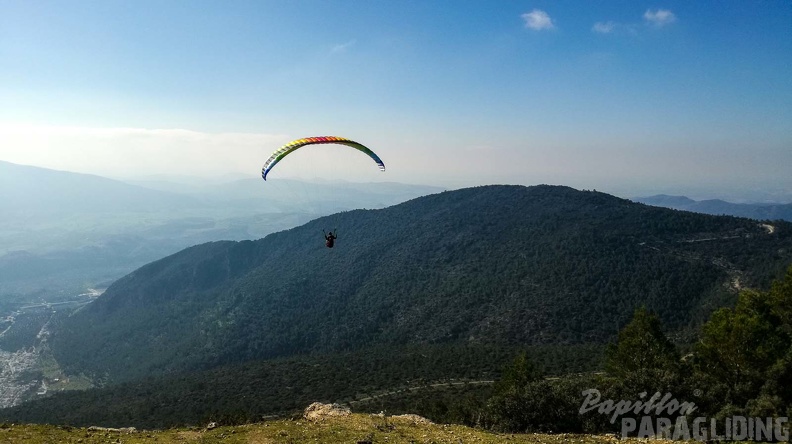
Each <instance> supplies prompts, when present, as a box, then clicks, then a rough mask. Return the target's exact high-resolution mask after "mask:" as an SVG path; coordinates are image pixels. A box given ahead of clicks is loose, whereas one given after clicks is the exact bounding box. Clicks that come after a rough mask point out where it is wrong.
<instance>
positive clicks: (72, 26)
mask: <svg viewBox="0 0 792 444" xmlns="http://www.w3.org/2000/svg"><path fill="white" fill-rule="evenodd" d="M790 79H792V2H789V1H755V2H744V1H689V0H687V1H661V2H656V1H651V2H643V1H612V2H611V1H605V2H599V1H597V2H595V1H575V2H568V1H362V0H360V1H343V2H336V1H296V0H295V1H291V0H290V1H264V0H260V1H250V2H243V1H222V2H220V1H213V2H212V1H167V2H161V1H151V2H148V1H138V0H136V1H123V2H122V1H101V2H96V1H91V2H79V1H54V2H45V1H8V0H0V160H8V161H12V162H18V163H27V164H34V165H41V166H46V167H53V168H61V169H69V170H73V171H83V172H91V173H97V174H105V175H116V176H124V175H127V176H130V175H146V174H156V173H163V172H167V171H172V170H173V169H176V168H178V169H179V171H180V172H181V173H184V174H197V175H212V174H214V175H220V174H225V173H229V172H235V173H246V172H247V171H248V168H249V165H254V166H255V167H253V168H250V170H251V171H252V172H253V174H255V173H256V171H257V170H258V168H260V165H259V164H260V163H261V162H263V160H265V159H266V157H268V154H269V152H271V151H273V150H275V149H276V148H278V147H279V146H280V145H281V144H282V143H285V142H288V141H289V140H291V139H294V138H299V137H305V136H311V135H341V136H346V137H350V138H353V139H356V140H358V141H360V142H362V143H365V144H367V145H369V146H370V147H372V148H373V149H374V150H375V151H377V152H378V153H379V154H380V156H381V157H382V158H383V160H384V161H385V162H386V165H388V167H389V168H388V171H387V172H386V173H385V174H384V175H380V176H377V175H374V176H368V175H365V174H363V173H362V172H360V171H358V169H357V168H358V165H357V164H354V168H352V169H350V170H348V171H346V170H342V171H343V174H345V175H346V176H347V177H346V178H348V179H350V180H392V181H402V182H421V183H428V184H439V185H449V186H463V185H476V184H484V183H524V184H534V183H558V184H567V185H571V186H575V187H578V188H597V189H603V190H605V191H612V192H619V193H622V194H625V193H626V194H629V193H630V192H635V193H642V192H650V191H657V192H663V191H673V190H680V191H684V190H686V189H689V190H694V189H697V190H703V189H709V190H727V189H729V190H732V192H736V191H739V190H742V189H759V188H766V189H768V190H770V189H772V190H785V191H786V192H789V193H792V179H790V176H792V175H790V174H789V169H790V168H789V165H792V123H791V122H792V81H790ZM317 155H320V156H321V154H317ZM186 159H193V160H190V161H187V160H186ZM302 161H303V159H301V158H297V160H296V162H294V163H293V164H292V165H291V166H290V167H287V168H290V170H289V171H286V168H285V169H284V174H290V175H300V174H301V171H300V168H302V167H303V164H302V163H301V162H302ZM323 161H324V160H323ZM328 161H329V160H328ZM282 166H283V167H286V166H287V163H286V162H285V161H284V162H283V163H282ZM367 166H368V165H366V164H361V167H362V168H364V169H366V167H367ZM386 175H387V177H385V176H386ZM372 177H373V179H371V178H372Z"/></svg>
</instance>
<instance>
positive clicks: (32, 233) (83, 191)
mask: <svg viewBox="0 0 792 444" xmlns="http://www.w3.org/2000/svg"><path fill="white" fill-rule="evenodd" d="M174 180H176V182H173V181H168V180H165V179H164V178H160V179H159V180H156V181H153V180H146V181H138V182H135V183H125V182H121V181H118V180H112V179H107V178H103V177H99V176H94V175H87V174H78V173H70V172H64V171H54V170H49V169H44V168H37V167H30V166H23V165H16V164H12V163H8V162H0V190H2V192H0V214H2V217H0V303H2V300H3V297H4V296H3V295H6V299H8V297H9V295H13V294H16V295H24V294H31V293H35V294H36V295H37V296H36V298H41V299H42V300H44V299H47V300H50V301H51V300H55V299H58V298H59V297H61V296H60V295H61V294H64V296H63V297H65V295H67V294H74V293H75V292H80V291H82V290H84V289H85V288H86V287H91V286H106V285H108V284H109V283H110V282H112V280H114V279H117V278H119V277H121V276H123V275H124V274H126V273H128V272H130V271H132V270H133V269H135V268H137V267H139V266H141V265H143V264H145V263H147V262H150V261H152V260H156V259H158V258H161V257H164V256H167V255H169V254H172V253H175V252H176V251H179V250H181V249H183V248H186V247H189V246H191V245H195V244H200V243H203V242H208V241H213V240H243V239H256V238H260V237H263V236H265V235H267V234H269V233H271V232H274V231H278V230H283V229H286V228H290V227H293V226H295V225H299V224H301V223H304V222H307V221H308V220H311V219H313V218H315V217H318V216H321V215H326V214H330V213H333V212H337V211H343V210H348V209H353V208H382V207H385V206H388V205H392V204H395V203H399V202H402V201H404V200H407V199H410V198H413V197H417V196H421V195H424V194H429V193H432V192H437V191H440V190H441V189H439V188H435V187H428V186H416V185H402V184H396V183H374V184H352V183H323V184H312V183H306V182H299V181H290V180H279V181H274V180H273V181H269V182H264V181H262V180H260V179H258V178H257V177H256V175H255V174H254V175H253V177H252V178H250V179H241V180H240V179H236V180H232V181H229V182H218V181H206V183H202V182H200V181H198V180H196V179H191V181H190V182H189V183H185V182H186V180H185V179H184V178H175V179H174ZM21 297H23V298H24V296H21Z"/></svg>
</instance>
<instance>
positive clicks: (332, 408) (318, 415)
mask: <svg viewBox="0 0 792 444" xmlns="http://www.w3.org/2000/svg"><path fill="white" fill-rule="evenodd" d="M350 414H352V412H351V411H350V410H349V407H347V406H343V405H341V404H322V403H321V402H314V403H313V404H311V405H309V406H308V407H307V408H306V409H305V412H304V413H303V417H304V418H305V419H308V420H310V421H321V420H322V419H324V418H326V417H329V416H349V415H350Z"/></svg>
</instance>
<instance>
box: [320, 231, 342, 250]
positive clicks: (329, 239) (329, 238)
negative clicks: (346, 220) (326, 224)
mask: <svg viewBox="0 0 792 444" xmlns="http://www.w3.org/2000/svg"><path fill="white" fill-rule="evenodd" d="M337 232H338V228H336V233H337ZM322 233H324V237H325V246H327V248H333V245H335V240H336V239H338V236H336V235H335V234H333V232H332V231H331V232H330V233H325V232H324V230H322Z"/></svg>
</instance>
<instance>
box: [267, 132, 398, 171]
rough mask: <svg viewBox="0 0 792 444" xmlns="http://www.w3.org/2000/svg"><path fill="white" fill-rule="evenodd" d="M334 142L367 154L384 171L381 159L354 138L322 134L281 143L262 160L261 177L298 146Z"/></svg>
mask: <svg viewBox="0 0 792 444" xmlns="http://www.w3.org/2000/svg"><path fill="white" fill-rule="evenodd" d="M328 143H334V144H339V145H346V146H350V147H352V148H354V149H356V150H358V151H360V152H362V153H364V154H366V155H367V156H369V157H371V158H372V159H373V160H374V162H376V163H377V166H379V169H380V171H385V164H384V163H382V159H380V158H379V156H378V155H376V154H375V153H374V151H371V150H370V149H368V148H367V147H366V146H364V145H362V144H360V143H357V142H355V141H354V140H349V139H347V138H344V137H336V136H322V137H306V138H305V139H297V140H294V141H291V142H289V143H287V144H286V145H283V146H282V147H280V148H278V149H277V150H276V151H275V152H274V153H272V155H271V156H270V157H269V159H267V161H266V162H264V166H263V167H262V168H261V177H262V179H264V180H267V174H269V172H270V171H272V168H273V167H274V166H275V165H277V163H278V162H280V161H281V159H283V158H284V157H286V156H288V155H289V154H291V153H293V152H294V151H295V150H297V149H298V148H302V147H304V146H306V145H316V144H328Z"/></svg>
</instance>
